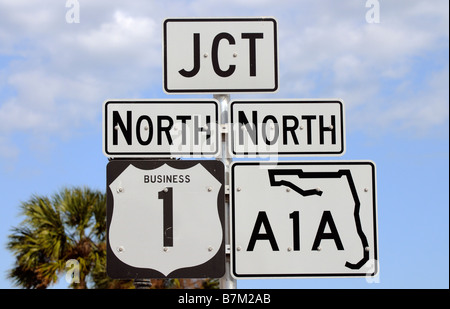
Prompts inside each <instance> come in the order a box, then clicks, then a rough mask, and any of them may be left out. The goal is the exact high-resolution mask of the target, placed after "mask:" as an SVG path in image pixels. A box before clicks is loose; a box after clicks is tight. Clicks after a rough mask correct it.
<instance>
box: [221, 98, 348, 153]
mask: <svg viewBox="0 0 450 309" xmlns="http://www.w3.org/2000/svg"><path fill="white" fill-rule="evenodd" d="M229 119H230V122H231V133H230V136H231V142H230V143H229V147H230V153H231V154H232V156H235V157H277V156H311V155H317V156H327V155H343V154H344V152H345V130H344V104H343V102H342V101H341V100H338V99H317V100H313V99H309V100H234V101H232V102H231V104H230V117H229Z"/></svg>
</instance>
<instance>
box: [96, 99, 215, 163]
mask: <svg viewBox="0 0 450 309" xmlns="http://www.w3.org/2000/svg"><path fill="white" fill-rule="evenodd" d="M218 104H219V103H218V102H217V100H214V99H197V100H187V99H184V100H133V101H124V100H110V101H106V102H105V103H104V105H103V153H104V154H105V155H106V156H107V157H112V158H134V157H135V158H137V157H139V158H146V157H180V156H184V157H197V158H199V157H203V158H205V157H216V156H218V155H219V149H220V147H219V132H218V121H219V120H218V117H219V107H218V106H219V105H218Z"/></svg>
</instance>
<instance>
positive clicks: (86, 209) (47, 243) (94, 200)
mask: <svg viewBox="0 0 450 309" xmlns="http://www.w3.org/2000/svg"><path fill="white" fill-rule="evenodd" d="M20 208H21V214H22V215H23V216H24V217H25V219H24V220H23V221H22V222H21V224H20V226H19V227H15V228H13V230H12V234H11V235H9V241H8V244H7V248H8V249H9V250H11V251H12V252H13V253H14V255H15V257H16V261H15V265H14V268H13V269H11V270H10V271H9V273H8V277H9V278H10V279H12V280H13V281H14V283H15V284H16V285H18V286H21V287H23V288H47V287H49V286H50V285H52V284H54V283H56V282H57V281H58V278H59V277H61V275H62V274H64V273H67V271H68V269H67V267H66V263H67V262H68V261H76V265H77V267H78V269H77V270H78V273H79V276H78V277H77V279H78V280H76V281H75V280H73V281H72V283H71V287H72V288H77V289H83V288H88V283H90V284H91V287H94V288H133V287H134V285H133V281H131V280H113V279H111V278H109V277H108V276H107V275H106V272H105V268H106V195H105V194H103V193H102V192H100V191H94V190H91V189H89V188H79V187H75V188H71V189H68V188H64V189H62V190H61V191H60V192H59V193H56V194H54V195H53V196H52V197H51V198H48V197H45V196H38V195H34V196H32V197H31V198H30V200H29V201H27V202H24V203H22V204H21V206H20ZM152 283H153V288H183V287H197V288H217V287H218V282H217V280H204V281H198V280H188V279H186V280H178V279H170V280H167V279H160V280H152ZM194 283H195V284H194Z"/></svg>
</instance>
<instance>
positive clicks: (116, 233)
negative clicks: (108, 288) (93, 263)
mask: <svg viewBox="0 0 450 309" xmlns="http://www.w3.org/2000/svg"><path fill="white" fill-rule="evenodd" d="M224 190H225V189H224V165H223V163H222V162H220V161H216V160H202V161H194V160H186V161H182V160H136V161H128V160H113V161H111V162H109V163H108V165H107V273H108V275H109V276H110V277H111V278H121V279H134V278H207V277H209V278H220V277H222V276H223V274H224V272H225V240H224V224H225V223H224Z"/></svg>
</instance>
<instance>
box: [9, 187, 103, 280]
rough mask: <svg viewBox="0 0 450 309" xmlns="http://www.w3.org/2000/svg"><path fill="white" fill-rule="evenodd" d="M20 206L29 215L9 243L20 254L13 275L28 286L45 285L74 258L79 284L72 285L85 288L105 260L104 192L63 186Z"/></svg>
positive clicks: (22, 212)
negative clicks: (55, 191) (57, 190)
mask: <svg viewBox="0 0 450 309" xmlns="http://www.w3.org/2000/svg"><path fill="white" fill-rule="evenodd" d="M20 207H21V214H22V215H23V216H24V217H25V219H24V220H23V221H22V223H21V225H20V226H19V227H15V228H13V233H12V234H11V235H10V236H9V242H8V245H7V247H8V249H10V250H11V251H12V252H13V253H14V254H15V256H16V263H15V267H14V268H13V269H12V270H11V271H10V272H9V277H10V278H11V279H13V280H14V281H15V283H16V284H17V285H19V286H22V287H24V288H47V287H48V286H50V285H51V284H53V283H55V282H56V281H57V280H58V277H59V275H61V274H63V272H64V271H66V262H67V261H69V260H76V261H77V265H78V267H79V283H75V282H73V283H72V287H73V288H87V283H88V276H89V274H94V273H95V272H98V271H100V270H101V268H102V266H103V265H104V264H105V260H106V245H105V230H106V199H105V195H104V194H102V193H101V192H99V191H93V190H90V189H88V188H72V189H67V188H65V189H62V190H61V191H60V192H59V193H57V194H55V195H54V196H53V197H52V198H48V197H45V196H38V195H34V196H32V197H31V199H30V200H29V201H27V202H24V203H22V204H21V206H20ZM103 267H104V266H103Z"/></svg>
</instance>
